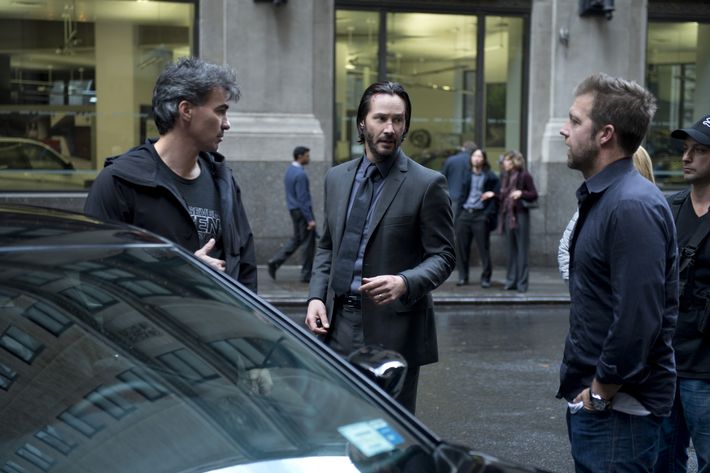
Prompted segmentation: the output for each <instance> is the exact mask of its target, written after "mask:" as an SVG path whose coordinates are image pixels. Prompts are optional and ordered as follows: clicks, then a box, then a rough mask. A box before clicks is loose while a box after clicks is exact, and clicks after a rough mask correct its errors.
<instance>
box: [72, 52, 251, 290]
mask: <svg viewBox="0 0 710 473" xmlns="http://www.w3.org/2000/svg"><path fill="white" fill-rule="evenodd" d="M238 99H239V88H238V87H237V83H236V77H235V74H234V71H232V70H231V69H229V68H228V67H225V66H219V65H216V64H209V63H206V62H203V61H201V60H199V59H195V58H183V59H180V60H179V61H178V62H177V63H175V64H171V65H169V66H167V67H166V68H165V69H164V70H163V72H162V73H161V74H160V76H159V77H158V79H157V81H156V84H155V88H154V90H153V113H154V114H155V124H156V126H157V128H158V132H159V134H160V138H158V139H157V140H152V139H149V140H147V141H146V142H145V143H144V144H143V145H141V146H138V147H136V148H133V149H131V150H129V151H127V152H126V153H124V154H122V155H121V156H118V157H114V158H109V159H107V160H106V163H105V167H104V169H103V170H102V171H101V173H99V175H98V177H97V178H96V181H95V182H94V184H93V185H92V187H91V190H90V192H89V196H88V197H87V200H86V204H85V206H84V212H85V213H86V214H87V215H89V216H92V217H96V218H101V219H104V220H114V221H121V222H126V223H130V224H133V225H136V226H138V227H142V228H145V229H147V230H150V231H153V232H155V233H157V234H159V235H161V236H163V237H165V238H168V239H170V240H172V241H174V242H175V243H177V244H179V245H181V246H183V247H184V248H186V249H187V250H189V251H192V252H194V253H195V255H196V256H197V257H199V258H200V259H201V260H203V261H205V262H206V263H207V264H209V265H210V266H212V267H213V268H215V269H218V270H219V271H224V272H226V273H227V274H229V275H230V276H232V277H233V278H235V279H236V280H238V281H239V282H240V283H242V284H244V285H245V286H246V287H248V288H249V289H251V290H253V291H256V288H257V281H256V256H255V251H254V238H253V235H252V232H251V228H250V226H249V221H248V220H247V216H246V212H245V211H244V207H243V205H242V200H241V192H240V190H239V187H238V186H237V183H236V181H235V179H234V176H233V175H232V171H231V170H230V169H229V167H227V165H226V162H225V158H224V156H222V155H221V154H219V153H217V148H218V147H219V143H220V142H221V141H222V138H223V136H224V132H225V131H226V130H228V129H229V128H230V124H229V120H228V119H227V110H228V109H229V102H231V101H234V102H236V101H237V100H238Z"/></svg>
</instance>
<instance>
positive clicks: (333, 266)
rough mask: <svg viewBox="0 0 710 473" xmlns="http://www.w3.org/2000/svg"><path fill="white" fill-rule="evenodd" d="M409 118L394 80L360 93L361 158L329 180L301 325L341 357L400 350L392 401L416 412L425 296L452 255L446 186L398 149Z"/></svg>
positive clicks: (429, 342) (432, 350)
mask: <svg viewBox="0 0 710 473" xmlns="http://www.w3.org/2000/svg"><path fill="white" fill-rule="evenodd" d="M410 117H411V103H410V100H409V96H408V94H407V92H406V91H405V90H404V88H403V87H402V86H401V85H400V84H398V83H393V82H378V83H375V84H372V85H371V86H370V87H368V88H367V90H366V91H365V93H364V94H363V96H362V99H361V101H360V106H359V108H358V114H357V126H358V132H359V135H360V142H361V143H363V144H364V146H365V155H364V156H363V157H361V158H358V159H355V160H352V161H349V162H347V163H343V164H340V165H338V166H335V167H333V168H332V169H330V171H329V172H328V174H327V176H326V180H325V218H324V223H323V235H322V237H321V239H320V242H319V244H318V249H317V251H316V256H315V262H314V269H313V275H312V277H311V283H310V289H309V297H308V312H307V315H306V321H305V322H306V325H307V326H308V328H309V329H310V330H311V331H312V332H313V333H315V334H317V335H319V336H322V337H323V339H324V341H325V343H326V344H328V345H329V346H330V347H331V348H333V349H334V350H335V351H336V352H338V353H340V354H341V355H343V356H347V355H349V354H350V353H351V352H352V351H353V350H356V349H358V348H360V347H362V346H363V345H380V346H383V347H385V348H387V349H391V350H395V351H397V352H399V353H401V354H402V355H403V356H404V357H405V359H406V360H407V363H408V365H409V369H408V371H407V376H406V378H405V383H404V388H403V390H402V393H401V394H400V395H399V396H398V397H397V400H398V401H399V402H400V403H401V404H402V405H403V406H404V407H406V408H407V409H409V410H410V411H411V412H414V411H415V407H416V395H417V381H418V378H419V367H420V366H421V365H424V364H428V363H434V362H436V361H437V359H438V349H437V341H436V327H435V323H434V307H433V303H432V297H431V291H432V290H434V289H436V288H437V287H438V286H439V285H440V284H441V283H443V282H444V281H445V280H446V279H447V278H448V277H449V275H450V274H451V272H452V270H453V268H454V265H455V256H454V244H453V241H454V225H453V214H452V209H451V202H450V200H449V197H448V193H447V191H446V179H445V178H444V176H443V175H441V174H440V173H438V172H436V171H433V170H430V169H427V168H425V167H423V166H421V165H420V164H418V163H416V162H415V161H413V160H412V159H410V158H409V157H407V156H406V155H405V154H404V152H402V150H401V149H400V144H401V143H402V140H403V139H404V137H405V135H406V134H407V130H408V129H409V121H410ZM363 195H365V197H363ZM363 202H364V204H363ZM362 207H364V210H363V209H362ZM359 217H360V218H359ZM357 220H362V221H361V222H356V221H357Z"/></svg>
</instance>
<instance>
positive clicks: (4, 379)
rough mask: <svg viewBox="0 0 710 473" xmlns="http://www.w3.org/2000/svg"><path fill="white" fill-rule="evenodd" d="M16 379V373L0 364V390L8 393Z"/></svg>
mask: <svg viewBox="0 0 710 473" xmlns="http://www.w3.org/2000/svg"><path fill="white" fill-rule="evenodd" d="M16 379H17V373H16V372H15V371H14V370H13V369H12V368H10V367H9V366H7V365H6V364H4V363H0V389H2V390H3V391H8V390H9V389H10V386H12V383H13V382H14V381H15V380H16Z"/></svg>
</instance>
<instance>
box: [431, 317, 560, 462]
mask: <svg viewBox="0 0 710 473" xmlns="http://www.w3.org/2000/svg"><path fill="white" fill-rule="evenodd" d="M437 309H438V310H437V328H438V339H439V362H438V363H435V364H432V365H428V366H424V367H422V371H421V377H420V385H419V386H420V389H419V395H418V412H417V415H418V417H419V418H420V419H422V421H424V423H425V424H427V425H428V426H430V427H431V428H432V429H433V430H434V431H436V432H437V433H439V434H440V435H441V436H442V437H444V438H446V439H449V440H452V441H454V442H460V443H464V444H466V445H469V446H471V447H473V448H475V449H477V450H480V451H483V452H486V453H489V454H493V455H496V456H498V457H501V458H506V459H508V460H513V461H516V462H519V463H523V464H527V465H532V466H536V467H538V468H544V469H546V470H549V471H555V472H568V471H573V470H574V466H573V463H572V459H571V456H570V453H569V442H568V440H567V432H566V426H565V408H566V403H565V402H564V401H561V400H559V399H556V398H555V393H556V391H557V385H558V379H559V378H558V372H559V371H558V370H559V363H560V360H561V358H562V347H563V344H564V337H565V334H566V332H567V315H568V307H567V306H566V305H559V304H558V305H516V306H509V307H504V306H501V305H497V306H485V305H470V306H457V307H452V306H440V307H438V308H437Z"/></svg>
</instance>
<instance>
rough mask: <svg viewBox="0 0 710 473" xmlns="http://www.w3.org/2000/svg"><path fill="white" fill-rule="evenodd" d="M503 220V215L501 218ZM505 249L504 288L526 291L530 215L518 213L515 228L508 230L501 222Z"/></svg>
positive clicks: (506, 223) (504, 222)
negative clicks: (506, 259) (506, 269)
mask: <svg viewBox="0 0 710 473" xmlns="http://www.w3.org/2000/svg"><path fill="white" fill-rule="evenodd" d="M502 217H503V218H504V219H505V218H506V216H505V215H503V216H502ZM503 229H504V232H505V249H506V255H507V257H508V271H507V274H506V276H505V286H506V288H515V289H517V290H518V291H520V292H525V291H527V290H528V270H529V268H528V249H529V248H530V214H529V213H528V212H518V213H517V215H516V226H515V228H510V227H509V226H508V222H507V221H505V220H504V221H503Z"/></svg>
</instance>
